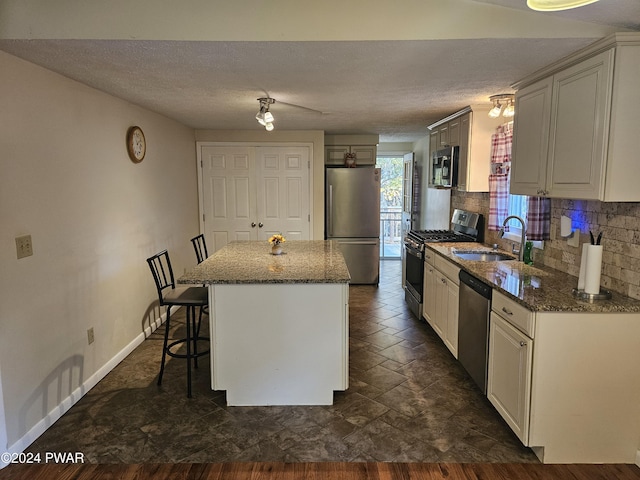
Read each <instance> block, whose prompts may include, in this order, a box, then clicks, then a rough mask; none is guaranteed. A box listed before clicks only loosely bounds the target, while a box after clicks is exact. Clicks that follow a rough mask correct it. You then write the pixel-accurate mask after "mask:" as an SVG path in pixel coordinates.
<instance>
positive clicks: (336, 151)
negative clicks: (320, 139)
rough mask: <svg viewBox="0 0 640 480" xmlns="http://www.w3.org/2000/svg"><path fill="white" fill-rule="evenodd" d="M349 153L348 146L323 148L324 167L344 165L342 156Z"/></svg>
mask: <svg viewBox="0 0 640 480" xmlns="http://www.w3.org/2000/svg"><path fill="white" fill-rule="evenodd" d="M347 153H349V147H348V146H330V147H324V164H325V165H344V156H345V154H347Z"/></svg>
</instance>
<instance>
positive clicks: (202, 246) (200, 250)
mask: <svg viewBox="0 0 640 480" xmlns="http://www.w3.org/2000/svg"><path fill="white" fill-rule="evenodd" d="M191 243H192V244H193V249H194V250H195V251H196V259H197V260H198V263H202V262H203V261H204V260H206V259H207V258H209V253H208V252H207V243H206V242H205V240H204V234H203V233H201V234H200V235H198V236H197V237H193V238H192V239H191Z"/></svg>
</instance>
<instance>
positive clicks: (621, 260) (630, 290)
mask: <svg viewBox="0 0 640 480" xmlns="http://www.w3.org/2000/svg"><path fill="white" fill-rule="evenodd" d="M451 208H452V209H453V208H464V209H466V210H470V211H473V212H478V213H481V214H483V215H484V216H485V219H487V218H488V217H489V194H488V193H467V192H458V191H453V192H452V195H451ZM562 215H566V216H567V217H569V218H571V219H572V223H573V228H579V229H580V245H582V244H583V243H589V242H590V239H589V231H590V230H591V231H592V232H594V235H597V234H598V233H599V232H602V246H603V256H602V264H603V265H602V277H601V283H602V286H603V287H604V288H607V289H609V290H613V291H616V292H618V293H621V294H623V295H627V296H629V297H632V298H635V299H640V203H604V202H599V201H595V200H589V201H587V200H569V199H552V201H551V240H549V241H546V242H544V250H539V249H534V263H535V262H541V263H543V264H544V265H547V266H549V267H551V268H555V269H556V270H560V271H562V272H566V273H568V274H570V275H573V276H575V277H576V284H577V276H578V273H579V271H580V258H581V247H572V246H569V245H568V244H567V240H566V239H565V238H561V237H560V216H562ZM484 238H485V243H488V244H493V243H497V244H498V245H500V247H501V248H503V249H505V250H509V249H510V248H511V244H512V243H513V242H511V241H506V240H503V239H501V238H500V237H499V235H498V232H489V231H487V230H486V226H485V234H484Z"/></svg>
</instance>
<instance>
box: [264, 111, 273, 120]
mask: <svg viewBox="0 0 640 480" xmlns="http://www.w3.org/2000/svg"><path fill="white" fill-rule="evenodd" d="M264 121H265V123H271V122H273V115H271V112H270V111H269V110H267V111H266V112H265V113H264Z"/></svg>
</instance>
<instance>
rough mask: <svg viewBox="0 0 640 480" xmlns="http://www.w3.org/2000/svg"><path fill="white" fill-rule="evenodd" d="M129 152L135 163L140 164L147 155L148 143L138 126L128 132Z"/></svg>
mask: <svg viewBox="0 0 640 480" xmlns="http://www.w3.org/2000/svg"><path fill="white" fill-rule="evenodd" d="M127 152H128V153H129V158H131V161H132V162H133V163H140V162H141V161H142V159H143V158H144V155H145V153H147V142H146V140H145V138H144V133H143V132H142V129H141V128H140V127H138V126H133V127H130V128H129V130H127Z"/></svg>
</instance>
